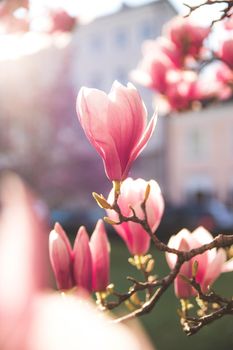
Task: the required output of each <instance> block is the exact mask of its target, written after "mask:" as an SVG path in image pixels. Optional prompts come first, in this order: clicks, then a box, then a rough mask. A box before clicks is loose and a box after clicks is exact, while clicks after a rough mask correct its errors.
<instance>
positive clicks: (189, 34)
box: [49, 1, 233, 335]
mask: <svg viewBox="0 0 233 350" xmlns="http://www.w3.org/2000/svg"><path fill="white" fill-rule="evenodd" d="M218 2H219V1H218ZM209 3H211V4H212V3H215V2H214V1H213V2H212V1H211V2H210V1H208V4H209ZM200 6H201V5H200ZM231 6H232V4H231V2H228V7H227V9H228V10H229V11H230V9H231ZM193 10H195V8H190V11H193ZM230 15H231V13H230V12H229V13H228V12H227V10H224V15H222V16H221V19H223V18H224V17H229V16H230ZM230 21H231V19H230V20H228V22H226V23H224V25H225V27H226V28H227V30H231V26H230V23H231V22H230ZM210 33H211V29H210V28H207V27H201V26H200V25H197V24H194V23H192V22H191V20H190V19H189V18H187V19H182V18H175V19H174V20H172V21H171V22H170V23H168V24H167V25H166V27H165V29H164V34H163V36H162V37H161V38H159V39H157V40H155V41H149V42H146V43H145V45H144V47H143V55H144V56H143V59H142V62H141V63H140V64H139V66H138V68H137V70H135V71H134V72H133V73H132V75H133V77H134V78H135V79H136V80H137V81H138V82H141V83H143V84H144V85H146V86H148V87H150V88H152V89H153V90H154V91H156V92H157V96H159V98H160V99H163V101H164V100H165V101H166V104H167V107H168V110H170V111H172V110H175V111H184V110H188V109H194V108H197V107H198V108H200V107H202V106H206V105H207V104H208V103H210V102H213V101H216V100H220V101H221V100H225V99H228V98H231V96H232V82H233V80H232V76H233V75H232V74H233V70H232V69H233V66H232V57H231V55H232V52H233V50H232V47H233V46H232V44H233V42H232V43H231V41H232V39H227V40H224V41H222V42H221V44H220V46H219V48H218V49H217V50H215V51H211V49H210V47H209V46H207V40H206V39H207V38H208V37H209V35H210ZM213 61H218V64H217V65H214V66H213V67H212V69H213V70H212V73H211V76H210V77H209V76H208V79H211V83H210V80H208V79H207V75H206V74H207V73H206V71H205V69H206V67H207V66H208V65H210V64H212V63H213ZM77 114H78V118H79V121H80V123H81V126H82V127H83V129H84V132H85V135H86V137H87V139H88V140H89V141H90V143H91V144H92V146H93V147H94V148H95V149H96V151H97V152H98V154H99V155H100V156H101V158H102V160H103V164H104V168H105V173H106V176H107V178H108V179H109V180H110V181H112V183H113V188H112V190H111V192H110V193H109V195H108V196H104V195H102V194H98V193H93V196H94V198H95V200H96V202H97V203H98V205H99V206H100V207H101V208H103V209H104V210H105V211H106V216H105V217H104V221H105V222H106V223H108V224H110V225H112V226H113V227H114V228H115V230H116V232H117V233H118V234H119V235H120V236H121V238H122V239H123V240H124V242H125V244H126V246H127V248H128V250H129V252H130V254H131V258H130V259H129V263H130V264H131V265H133V266H134V267H135V268H136V269H137V270H140V271H141V272H142V276H143V279H142V280H138V279H135V278H133V277H128V279H129V281H130V282H131V286H130V288H129V289H128V290H127V291H126V292H125V293H119V292H118V291H117V287H115V286H113V285H112V284H111V283H110V282H111V280H110V277H109V249H108V247H109V243H108V241H107V236H106V232H105V228H104V224H103V221H102V220H100V221H98V223H97V225H96V228H95V230H94V232H93V234H92V236H91V239H90V241H89V238H88V235H87V232H86V230H85V228H84V227H81V228H80V229H79V231H78V233H77V237H76V239H75V243H74V247H73V249H72V248H71V245H70V243H69V241H68V238H67V236H66V233H65V232H64V231H63V229H62V228H61V226H60V225H59V224H56V225H55V227H54V230H53V231H52V232H51V234H50V244H49V248H50V260H51V263H52V266H53V270H54V273H55V276H56V281H57V286H58V289H60V290H61V291H63V292H64V291H68V290H70V289H71V288H74V287H75V289H76V288H78V289H79V288H84V289H85V290H87V291H88V292H89V293H95V295H96V303H97V305H98V307H99V308H100V309H101V310H102V311H106V310H113V309H115V308H117V307H118V306H120V305H121V304H122V303H124V304H125V305H126V306H127V307H128V312H126V313H125V314H124V315H122V316H120V317H119V318H117V319H116V320H115V322H122V321H126V320H129V319H131V318H133V317H135V316H141V315H144V314H146V313H148V312H150V311H152V309H153V308H154V307H155V306H156V304H157V303H158V302H159V300H160V299H161V297H162V296H163V294H164V293H165V291H166V290H167V289H168V287H170V286H171V285H174V291H175V295H176V297H177V298H178V299H180V302H181V308H180V310H179V316H180V321H181V325H182V327H183V330H184V332H185V333H186V334H187V335H192V334H194V333H196V332H198V331H199V330H200V329H201V328H202V327H204V326H205V325H207V324H209V323H211V322H213V321H215V320H217V319H219V318H221V317H223V316H224V315H232V314H233V301H232V298H229V299H228V298H226V297H224V296H222V295H219V294H216V293H215V292H214V290H213V289H212V286H213V283H214V282H215V281H216V279H217V278H218V277H219V276H220V274H221V273H225V272H228V271H232V270H233V258H232V259H228V258H227V253H226V250H225V248H226V247H230V246H231V245H232V244H233V235H222V234H220V235H218V236H217V237H215V238H213V236H212V235H211V233H210V232H208V231H207V230H206V229H204V228H203V227H198V228H196V230H194V231H193V232H190V231H188V230H187V229H185V228H184V229H183V230H181V231H180V232H179V233H177V234H176V235H173V236H171V238H170V240H169V242H168V244H167V245H166V244H164V243H163V242H161V241H160V240H159V239H158V237H157V236H156V228H157V227H158V225H159V223H160V220H161V217H162V214H163V209H164V201H163V197H162V194H161V191H160V188H159V185H158V184H157V183H156V182H155V181H154V180H150V181H148V182H147V181H145V180H144V179H136V180H133V179H132V178H128V172H129V170H130V167H131V165H132V163H133V161H134V160H135V159H136V158H137V157H138V155H139V154H140V153H141V151H142V150H143V149H144V148H145V147H146V145H147V142H148V141H149V139H150V137H151V135H152V133H153V131H154V129H155V126H156V115H154V116H153V117H152V118H151V119H150V121H149V123H147V112H146V108H145V105H144V103H143V101H142V100H141V98H140V96H139V94H138V92H137V90H136V88H135V87H134V86H133V85H132V84H130V83H129V84H128V85H127V86H123V85H121V84H119V83H118V82H114V83H113V86H112V89H111V91H110V93H109V94H108V95H107V94H105V93H104V92H103V91H100V90H97V89H89V88H82V89H81V90H80V92H79V94H78V98H77ZM150 241H152V242H153V244H154V245H155V247H156V249H157V250H159V251H160V252H163V253H164V254H165V257H166V260H167V263H168V266H169V267H170V272H169V273H168V274H167V275H165V276H163V277H162V278H158V277H155V275H154V273H155V272H157V271H154V258H153V256H152V255H151V254H148V250H149V246H150ZM75 289H73V290H75ZM139 292H140V293H139ZM143 292H144V294H143ZM142 295H144V296H142Z"/></svg>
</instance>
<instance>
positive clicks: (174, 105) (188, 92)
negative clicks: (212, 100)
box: [166, 69, 208, 111]
mask: <svg viewBox="0 0 233 350" xmlns="http://www.w3.org/2000/svg"><path fill="white" fill-rule="evenodd" d="M207 91H208V90H207V89H205V90H204V89H203V88H202V84H201V82H200V81H199V80H198V76H197V74H196V73H195V72H193V71H188V70H187V71H182V70H178V69H176V70H173V71H172V70H171V71H170V72H169V73H168V74H167V91H166V98H167V100H168V103H169V105H170V108H171V110H176V111H183V110H186V109H189V108H190V107H192V103H193V102H194V101H198V100H202V99H204V98H206V97H207V96H206V95H207Z"/></svg>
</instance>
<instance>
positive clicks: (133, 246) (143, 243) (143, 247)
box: [107, 178, 164, 255]
mask: <svg viewBox="0 0 233 350" xmlns="http://www.w3.org/2000/svg"><path fill="white" fill-rule="evenodd" d="M148 184H149V185H150V194H149V197H148V199H147V201H146V212H147V218H148V223H149V225H150V228H151V230H152V231H155V230H156V228H157V227H158V225H159V223H160V220H161V217H162V214H163V210H164V201H163V197H162V195H161V191H160V188H159V185H158V184H157V182H155V181H154V180H150V181H149V182H147V181H145V180H143V179H137V180H133V179H131V178H128V179H126V180H125V181H124V182H123V184H122V185H121V194H120V196H119V199H118V205H119V207H120V209H121V211H122V214H123V215H125V216H127V217H128V216H130V215H132V209H131V208H133V209H134V210H135V213H136V215H137V216H138V217H139V218H140V219H143V218H144V214H143V211H142V209H141V203H142V202H143V200H144V198H145V192H146V188H147V185H148ZM113 196H114V192H113V190H112V191H111V192H110V194H109V197H108V202H110V203H111V202H113ZM107 213H108V216H109V218H110V219H112V220H114V221H118V214H117V213H116V212H115V211H114V210H107ZM113 227H114V228H115V230H116V231H117V233H118V234H119V235H120V236H121V238H122V239H123V240H124V241H125V243H126V245H127V247H128V249H129V251H130V252H131V254H133V255H143V254H145V253H146V252H147V251H148V249H149V246H150V236H149V235H148V233H147V232H146V231H145V230H144V229H143V227H142V226H141V225H140V224H137V223H135V222H130V221H129V222H124V223H122V224H120V225H115V226H113Z"/></svg>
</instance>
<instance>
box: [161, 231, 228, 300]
mask: <svg viewBox="0 0 233 350" xmlns="http://www.w3.org/2000/svg"><path fill="white" fill-rule="evenodd" d="M212 241H213V236H212V235H211V234H210V232H208V231H207V230H206V229H205V228H203V227H198V228H197V229H196V230H195V231H193V232H190V231H188V230H187V229H183V230H181V231H180V232H178V233H177V234H176V235H174V236H172V237H171V238H170V240H169V242H168V246H169V247H171V248H176V249H179V250H181V251H190V250H191V249H195V248H199V247H201V246H202V245H204V244H208V243H210V242H212ZM166 259H167V262H168V265H169V267H170V268H171V269H172V268H174V266H175V263H176V260H177V257H176V256H175V255H174V254H172V253H166ZM195 261H196V262H197V271H196V276H195V278H196V281H197V282H198V283H199V285H200V287H201V289H202V291H203V292H206V291H207V290H208V288H209V287H210V286H211V285H212V284H213V283H214V282H215V281H216V279H217V278H218V277H219V276H220V274H221V273H222V272H228V271H231V270H232V262H233V260H229V261H227V256H226V251H225V250H224V249H223V248H220V249H218V250H217V249H216V248H214V249H211V250H207V251H206V252H204V253H203V254H199V255H197V256H195V257H194V258H192V259H191V260H189V261H187V262H185V263H184V264H183V265H182V267H181V270H180V273H179V275H178V276H177V277H176V279H175V282H174V287H175V293H176V296H177V297H178V298H182V299H187V298H190V297H191V296H196V295H197V291H196V290H194V289H193V287H192V286H191V284H189V283H188V282H187V281H186V280H184V279H183V276H185V277H186V278H187V279H192V277H193V275H192V274H193V265H194V262H195Z"/></svg>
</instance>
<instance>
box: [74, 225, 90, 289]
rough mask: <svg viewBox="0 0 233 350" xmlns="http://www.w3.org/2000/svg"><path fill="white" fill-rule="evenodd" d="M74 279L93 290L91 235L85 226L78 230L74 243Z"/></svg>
mask: <svg viewBox="0 0 233 350" xmlns="http://www.w3.org/2000/svg"><path fill="white" fill-rule="evenodd" d="M73 253H74V262H73V272H74V280H75V283H76V285H77V286H80V287H82V288H84V289H86V290H88V291H90V292H91V291H92V258H91V251H90V246H89V237H88V234H87V231H86V229H85V227H84V226H81V227H80V229H79V230H78V233H77V236H76V239H75V243H74V251H73Z"/></svg>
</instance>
